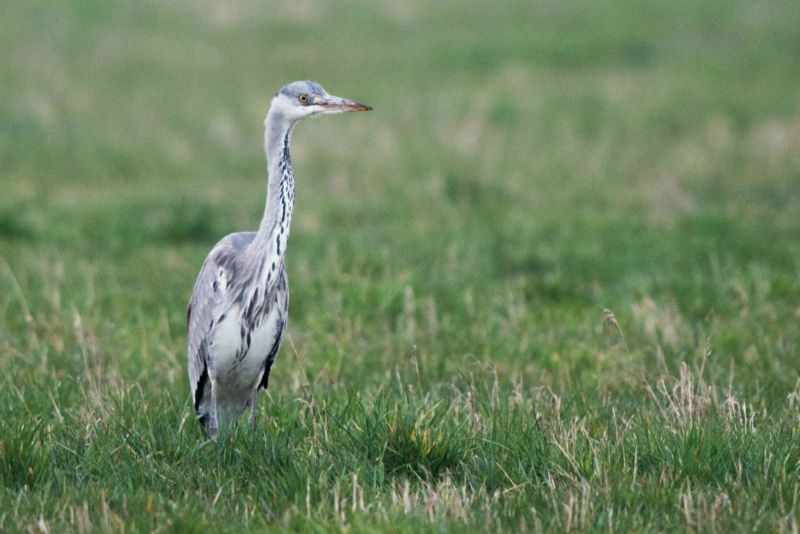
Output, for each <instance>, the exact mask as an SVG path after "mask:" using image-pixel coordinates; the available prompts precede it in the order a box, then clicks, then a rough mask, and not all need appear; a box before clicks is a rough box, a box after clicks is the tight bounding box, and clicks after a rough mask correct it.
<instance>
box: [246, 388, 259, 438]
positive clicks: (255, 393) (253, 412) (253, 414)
mask: <svg viewBox="0 0 800 534" xmlns="http://www.w3.org/2000/svg"><path fill="white" fill-rule="evenodd" d="M256 400H258V387H256V388H254V389H253V393H252V394H251V396H250V417H248V418H247V422H248V423H250V428H251V429H254V430H255V428H256Z"/></svg>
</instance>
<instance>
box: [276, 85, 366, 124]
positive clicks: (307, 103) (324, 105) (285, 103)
mask: <svg viewBox="0 0 800 534" xmlns="http://www.w3.org/2000/svg"><path fill="white" fill-rule="evenodd" d="M371 109H372V108H371V107H369V106H367V105H366V104H362V103H360V102H356V101H355V100H348V99H347V98H341V97H338V96H333V95H329V94H328V92H327V91H326V90H325V89H323V88H322V86H321V85H320V84H318V83H316V82H312V81H307V80H306V81H300V82H292V83H290V84H289V85H286V86H284V87H283V89H281V90H280V91H278V92H277V93H276V94H275V97H274V98H273V99H272V106H271V108H270V113H272V112H275V113H279V114H280V115H282V116H283V117H284V118H286V119H288V120H289V121H290V122H296V121H298V120H300V119H302V118H305V117H311V116H314V115H321V114H327V113H342V112H344V111H369V110H371Z"/></svg>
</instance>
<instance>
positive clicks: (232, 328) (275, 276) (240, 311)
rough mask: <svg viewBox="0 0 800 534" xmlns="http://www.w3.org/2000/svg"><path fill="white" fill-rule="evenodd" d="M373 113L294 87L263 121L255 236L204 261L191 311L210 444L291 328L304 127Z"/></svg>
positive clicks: (251, 398) (191, 351)
mask: <svg viewBox="0 0 800 534" xmlns="http://www.w3.org/2000/svg"><path fill="white" fill-rule="evenodd" d="M370 109H372V108H370V107H369V106H367V105H365V104H361V103H359V102H356V101H354V100H348V99H345V98H340V97H336V96H332V95H329V94H328V93H327V92H326V91H325V89H323V88H322V86H321V85H319V84H318V83H315V82H311V81H298V82H292V83H290V84H288V85H286V86H285V87H283V88H282V89H281V90H280V91H278V92H277V93H276V94H275V96H274V97H273V98H272V102H271V104H270V108H269V111H268V112H267V117H266V119H265V120H264V150H265V151H266V156H267V174H268V181H267V200H266V207H265V209H264V216H263V218H262V219H261V224H260V225H259V227H258V231H256V232H237V233H233V234H230V235H227V236H225V237H224V238H222V239H221V240H220V241H219V242H218V243H217V244H216V245H215V246H214V248H213V249H212V250H211V252H210V253H209V254H208V256H207V257H206V260H205V262H204V263H203V267H202V268H201V269H200V274H199V275H198V276H197V281H196V282H195V284H194V290H193V291H192V297H191V299H190V301H189V307H188V310H187V324H188V336H187V337H188V359H189V384H190V387H191V392H192V399H193V401H194V408H195V413H196V414H197V419H198V420H199V421H200V423H201V424H202V425H203V427H204V428H205V429H206V431H207V432H208V433H209V434H210V435H211V436H216V433H217V429H218V426H219V425H220V423H221V422H225V421H226V420H230V419H231V418H234V417H237V416H239V415H240V414H241V413H242V412H243V411H244V410H245V409H246V408H249V409H250V416H249V422H250V425H251V427H252V426H255V414H256V398H257V395H258V391H259V389H261V388H266V387H267V384H268V380H269V373H270V369H271V367H272V364H273V362H274V361H275V356H276V354H277V353H278V348H279V347H280V343H281V337H282V336H283V332H284V330H285V328H286V320H287V311H288V306H289V284H288V281H287V278H286V269H285V266H284V259H285V257H286V244H287V241H288V239H289V226H290V224H291V222H292V208H293V206H294V176H293V174H292V163H291V159H290V156H289V140H290V137H291V133H292V128H293V127H294V125H295V124H296V123H297V121H299V120H300V119H303V118H305V117H311V116H313V115H322V114H329V113H340V112H344V111H368V110H370Z"/></svg>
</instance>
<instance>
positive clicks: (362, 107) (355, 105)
mask: <svg viewBox="0 0 800 534" xmlns="http://www.w3.org/2000/svg"><path fill="white" fill-rule="evenodd" d="M315 103H316V104H317V105H319V106H322V107H323V108H325V111H369V110H371V109H372V107H371V106H368V105H366V104H362V103H361V102H356V101H355V100H348V99H347V98H340V97H338V96H326V97H324V98H321V99H320V100H319V101H318V102H315Z"/></svg>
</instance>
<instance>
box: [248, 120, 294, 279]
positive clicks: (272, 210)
mask: <svg viewBox="0 0 800 534" xmlns="http://www.w3.org/2000/svg"><path fill="white" fill-rule="evenodd" d="M293 126H294V124H293V122H292V121H290V120H288V119H286V118H285V117H284V116H283V115H282V114H281V113H279V112H276V111H275V109H274V108H270V111H269V113H267V118H266V119H265V120H264V150H265V152H266V155H267V173H268V175H269V178H268V181H267V202H266V207H265V208H264V216H263V218H262V219H261V225H260V226H259V228H258V233H257V234H256V238H255V240H254V241H253V243H252V249H253V250H254V252H256V253H257V254H259V255H263V258H261V259H262V261H264V262H265V263H266V267H267V269H266V270H271V271H274V270H275V268H280V266H281V265H282V264H283V258H284V255H285V254H286V244H287V242H288V240H289V226H290V225H291V223H292V208H293V207H294V175H293V174H292V161H291V157H290V155H289V140H290V137H291V134H292V127H293ZM273 262H274V263H275V266H274V267H273V265H272V264H273ZM272 278H273V279H274V277H272Z"/></svg>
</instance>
